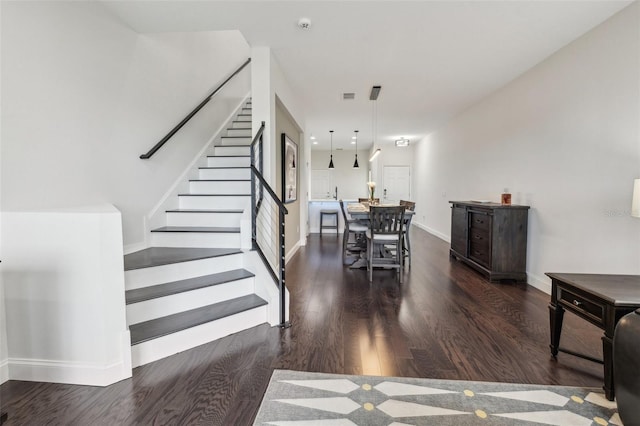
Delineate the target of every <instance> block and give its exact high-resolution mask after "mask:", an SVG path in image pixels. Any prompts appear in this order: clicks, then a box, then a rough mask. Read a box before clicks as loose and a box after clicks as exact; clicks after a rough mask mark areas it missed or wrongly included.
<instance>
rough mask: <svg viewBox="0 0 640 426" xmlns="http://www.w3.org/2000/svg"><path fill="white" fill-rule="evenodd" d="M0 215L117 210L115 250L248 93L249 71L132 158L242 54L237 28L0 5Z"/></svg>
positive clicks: (75, 7)
mask: <svg viewBox="0 0 640 426" xmlns="http://www.w3.org/2000/svg"><path fill="white" fill-rule="evenodd" d="M1 7H2V49H1V50H2V77H1V78H2V80H1V83H2V88H3V93H2V117H1V118H2V147H1V149H2V151H1V154H2V155H1V157H2V158H1V166H2V188H1V190H2V193H3V197H2V210H3V211H25V210H46V209H50V208H59V207H68V206H82V205H91V204H95V203H102V202H109V203H113V204H115V205H116V206H117V207H118V208H119V209H120V210H121V211H122V217H123V231H124V243H125V244H127V245H132V244H137V243H142V242H143V241H144V232H143V231H144V227H143V218H144V217H145V215H146V214H148V213H149V212H150V211H151V209H152V208H153V207H154V206H155V205H156V203H157V202H158V201H159V200H160V198H161V197H162V195H163V194H164V193H165V191H167V189H168V188H169V187H170V186H171V184H172V183H173V182H174V181H175V179H176V178H177V177H178V176H179V175H180V174H181V173H182V172H183V171H184V169H185V167H186V166H187V165H188V164H189V163H190V162H191V160H192V159H193V158H194V156H195V155H196V153H197V152H198V151H199V150H200V148H202V147H203V146H204V144H205V143H207V142H208V141H209V139H210V138H211V137H212V136H213V134H214V133H215V132H216V131H217V130H218V129H219V128H220V126H221V125H222V124H223V123H224V121H226V119H227V117H228V116H229V114H231V112H232V111H233V109H235V108H236V107H237V106H238V104H239V102H240V101H241V99H242V98H243V97H244V96H246V94H247V92H248V90H249V82H250V80H249V76H250V74H249V71H248V70H247V71H245V72H244V73H243V74H242V75H241V77H240V78H239V79H238V80H234V83H233V84H232V85H231V86H230V87H228V88H227V89H225V90H224V91H223V92H221V95H220V96H216V100H215V101H213V102H212V103H210V106H207V107H205V109H203V110H202V111H201V112H200V113H199V114H198V115H197V116H196V118H195V119H194V120H193V121H192V122H190V123H189V124H188V125H187V126H185V127H184V128H183V129H182V130H181V131H180V132H179V133H178V134H177V135H176V136H175V137H174V138H173V139H172V140H171V141H170V142H168V144H167V145H166V146H165V147H164V148H163V149H162V150H160V151H159V152H158V153H157V154H156V155H155V156H154V157H153V158H152V159H150V160H140V159H139V158H138V157H139V155H140V154H142V153H144V152H146V151H147V150H148V149H149V148H150V147H151V146H153V145H154V144H155V143H156V142H157V141H158V140H159V139H161V138H162V137H163V136H164V135H165V134H166V133H167V132H168V131H169V130H170V129H171V128H172V127H173V126H174V125H175V124H177V123H178V122H179V121H180V120H181V119H182V118H183V117H184V116H185V115H186V114H187V113H188V112H190V111H191V109H193V107H195V106H196V105H197V104H198V103H199V102H200V101H201V100H202V99H203V98H204V97H205V96H206V95H208V94H209V93H210V92H211V91H212V90H213V89H214V88H215V87H216V86H217V85H218V84H219V83H221V82H222V81H223V80H224V79H225V78H226V77H227V76H228V75H229V74H230V73H231V72H232V71H233V70H235V69H236V68H237V67H238V66H239V65H240V64H242V63H243V62H244V61H245V60H246V59H247V58H248V57H249V48H248V46H247V44H246V41H245V40H244V39H243V37H242V36H241V35H240V34H239V33H238V32H235V31H229V32H201V33H167V34H136V33H134V32H133V31H132V30H130V29H129V28H128V27H126V26H125V25H123V24H121V23H120V22H119V21H117V19H116V18H114V17H113V16H112V15H111V14H110V13H109V12H107V11H106V10H105V9H104V8H103V7H102V6H101V5H100V4H99V3H96V2H2V4H1Z"/></svg>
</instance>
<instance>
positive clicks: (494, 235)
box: [449, 201, 529, 282]
mask: <svg viewBox="0 0 640 426" xmlns="http://www.w3.org/2000/svg"><path fill="white" fill-rule="evenodd" d="M449 202H450V203H451V204H452V206H451V250H450V251H449V255H450V256H451V257H452V258H456V259H458V260H460V261H462V262H464V263H466V264H467V265H469V266H471V267H472V268H474V269H476V270H478V271H479V272H481V273H483V274H485V275H486V276H487V277H488V278H489V281H501V280H516V281H521V282H526V281H527V272H526V266H527V219H528V211H529V206H518V205H502V204H496V203H480V202H473V201H449Z"/></svg>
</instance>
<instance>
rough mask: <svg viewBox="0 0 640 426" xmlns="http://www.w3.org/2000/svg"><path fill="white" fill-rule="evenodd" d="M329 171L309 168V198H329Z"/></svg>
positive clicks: (330, 191)
mask: <svg viewBox="0 0 640 426" xmlns="http://www.w3.org/2000/svg"><path fill="white" fill-rule="evenodd" d="M331 184H332V182H331V173H330V172H329V170H311V199H312V200H323V199H329V198H331V195H332V194H333V191H332V190H331Z"/></svg>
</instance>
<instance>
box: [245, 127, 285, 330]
mask: <svg viewBox="0 0 640 426" xmlns="http://www.w3.org/2000/svg"><path fill="white" fill-rule="evenodd" d="M264 128H265V123H264V121H263V122H262V125H261V126H260V129H259V130H258V132H257V133H256V136H255V137H254V138H253V141H252V142H251V242H252V246H253V249H254V250H256V251H257V252H258V254H259V255H260V258H261V259H262V261H263V262H264V263H265V265H266V266H267V269H268V270H269V273H270V274H271V277H272V278H273V280H274V281H275V283H276V284H277V285H278V292H279V297H278V298H279V304H280V324H279V325H280V327H282V328H287V327H290V326H291V323H290V322H288V321H287V316H286V297H285V295H286V284H285V283H286V282H285V247H284V244H285V226H284V225H285V215H286V214H288V213H289V212H288V210H287V208H286V207H285V205H284V203H283V202H282V201H281V200H280V198H278V196H277V195H276V193H275V191H274V190H273V188H271V186H270V185H269V183H268V182H267V181H266V180H265V178H264V176H262V172H263V153H262V141H263V133H264ZM256 160H257V164H256ZM256 165H257V167H256ZM256 187H257V188H256ZM265 191H266V192H267V194H268V196H269V197H270V198H271V199H272V200H273V202H274V203H275V205H276V206H277V210H278V225H277V226H278V228H277V229H278V259H277V263H278V265H277V269H278V273H277V274H276V273H275V271H274V270H273V267H272V265H271V263H270V262H269V261H268V259H267V257H266V255H265V254H264V251H263V250H262V247H260V243H259V241H258V238H257V236H258V214H259V213H260V210H261V209H262V208H263V206H264V203H263V201H264V192H265Z"/></svg>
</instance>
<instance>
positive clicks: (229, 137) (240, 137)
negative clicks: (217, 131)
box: [222, 129, 251, 146]
mask: <svg viewBox="0 0 640 426" xmlns="http://www.w3.org/2000/svg"><path fill="white" fill-rule="evenodd" d="M236 130H238V129H236ZM247 138H251V136H222V139H247ZM234 146H241V145H234Z"/></svg>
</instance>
